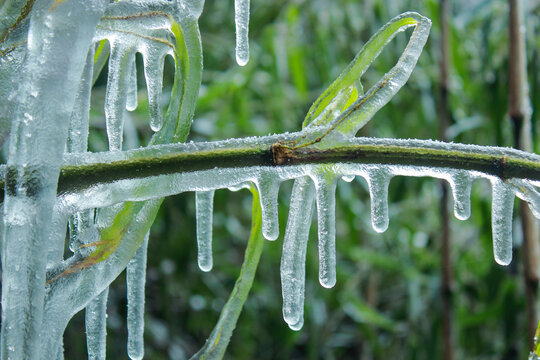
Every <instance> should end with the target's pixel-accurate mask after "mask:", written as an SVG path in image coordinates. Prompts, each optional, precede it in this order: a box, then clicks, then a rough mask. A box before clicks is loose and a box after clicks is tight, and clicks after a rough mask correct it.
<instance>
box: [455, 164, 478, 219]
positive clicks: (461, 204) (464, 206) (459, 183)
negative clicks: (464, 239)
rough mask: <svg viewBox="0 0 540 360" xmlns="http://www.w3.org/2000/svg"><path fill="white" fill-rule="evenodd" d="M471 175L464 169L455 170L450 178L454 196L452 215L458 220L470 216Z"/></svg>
mask: <svg viewBox="0 0 540 360" xmlns="http://www.w3.org/2000/svg"><path fill="white" fill-rule="evenodd" d="M472 183H473V177H471V175H469V174H468V173H467V172H466V171H456V172H455V173H454V174H452V176H451V178H450V187H451V188H452V194H453V196H454V215H455V216H456V218H458V219H459V220H467V219H468V218H469V217H470V216H471V188H472Z"/></svg>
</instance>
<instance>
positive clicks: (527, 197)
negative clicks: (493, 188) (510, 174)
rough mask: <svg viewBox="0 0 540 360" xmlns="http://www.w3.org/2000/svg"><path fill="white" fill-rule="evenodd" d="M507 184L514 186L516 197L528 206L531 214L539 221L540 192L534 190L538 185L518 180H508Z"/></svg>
mask: <svg viewBox="0 0 540 360" xmlns="http://www.w3.org/2000/svg"><path fill="white" fill-rule="evenodd" d="M508 183H510V184H512V185H513V186H514V191H516V195H517V196H518V197H519V198H520V199H521V200H524V201H526V202H527V203H528V204H529V208H530V209H531V212H532V214H533V215H534V216H535V217H536V218H537V219H540V191H538V189H536V188H535V186H537V187H538V186H540V184H538V183H536V185H535V184H533V182H531V181H527V180H520V179H509V180H508Z"/></svg>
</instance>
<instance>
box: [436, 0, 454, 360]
mask: <svg viewBox="0 0 540 360" xmlns="http://www.w3.org/2000/svg"><path fill="white" fill-rule="evenodd" d="M450 9H451V1H450V0H441V2H440V19H441V21H440V25H441V61H440V76H441V78H440V85H439V86H440V87H439V92H440V104H439V139H440V140H442V141H446V140H447V138H446V130H447V129H448V124H449V122H450V118H451V113H450V106H449V103H448V94H449V81H448V80H449V79H448V78H449V70H450V69H449V67H450V66H449V61H450V54H449V52H450V46H449V40H448V37H449V34H448V28H449V21H450V13H451V11H450ZM440 186H441V190H442V191H441V203H440V211H441V278H442V279H441V288H440V291H441V298H442V339H443V359H444V360H453V359H454V334H453V301H452V298H453V267H452V256H451V251H450V248H451V245H450V242H451V233H450V216H449V211H448V194H449V188H448V183H447V182H446V181H440Z"/></svg>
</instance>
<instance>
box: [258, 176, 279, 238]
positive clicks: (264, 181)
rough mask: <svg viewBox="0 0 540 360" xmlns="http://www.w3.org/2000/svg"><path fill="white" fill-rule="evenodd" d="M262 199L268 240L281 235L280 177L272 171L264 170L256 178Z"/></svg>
mask: <svg viewBox="0 0 540 360" xmlns="http://www.w3.org/2000/svg"><path fill="white" fill-rule="evenodd" d="M255 184H256V185H257V191H258V192H259V196H260V199H261V212H262V221H263V223H262V233H263V236H264V237H265V238H266V239H268V240H271V241H273V240H276V239H277V238H278V236H279V221H278V206H277V205H278V204H277V196H278V191H279V179H278V178H277V176H276V175H274V174H273V173H272V172H271V171H269V172H262V173H261V174H260V175H259V176H258V177H257V179H256V180H255Z"/></svg>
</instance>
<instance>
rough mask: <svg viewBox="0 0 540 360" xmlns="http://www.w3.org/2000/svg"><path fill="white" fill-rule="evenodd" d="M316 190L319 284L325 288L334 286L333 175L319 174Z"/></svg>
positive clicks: (334, 205) (334, 182) (334, 220)
mask: <svg viewBox="0 0 540 360" xmlns="http://www.w3.org/2000/svg"><path fill="white" fill-rule="evenodd" d="M314 182H315V188H316V190H317V221H318V233H319V282H320V283H321V285H322V286H324V287H326V288H331V287H333V286H334V285H335V284H336V182H337V178H336V176H335V175H334V174H331V173H323V174H319V175H317V176H316V177H315V179H314Z"/></svg>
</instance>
